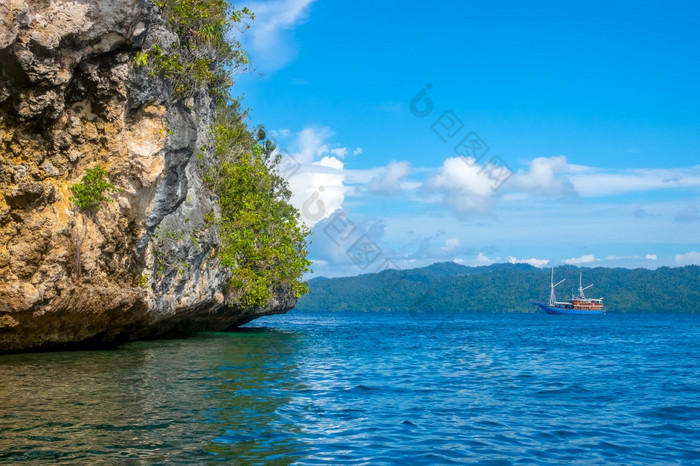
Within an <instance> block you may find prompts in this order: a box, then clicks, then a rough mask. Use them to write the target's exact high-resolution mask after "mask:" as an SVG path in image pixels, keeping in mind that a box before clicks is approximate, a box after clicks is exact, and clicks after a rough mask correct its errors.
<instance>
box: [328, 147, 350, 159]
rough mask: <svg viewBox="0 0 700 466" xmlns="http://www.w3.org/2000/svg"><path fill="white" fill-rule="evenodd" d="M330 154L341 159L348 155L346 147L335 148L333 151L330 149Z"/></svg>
mask: <svg viewBox="0 0 700 466" xmlns="http://www.w3.org/2000/svg"><path fill="white" fill-rule="evenodd" d="M331 154H333V155H335V156H336V157H339V158H341V159H342V158H344V157H345V156H346V155H347V154H348V148H347V147H337V148H335V149H331Z"/></svg>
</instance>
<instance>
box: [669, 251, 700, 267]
mask: <svg viewBox="0 0 700 466" xmlns="http://www.w3.org/2000/svg"><path fill="white" fill-rule="evenodd" d="M674 261H675V262H676V264H677V265H700V252H695V251H691V252H687V253H685V254H676V256H675V258H674Z"/></svg>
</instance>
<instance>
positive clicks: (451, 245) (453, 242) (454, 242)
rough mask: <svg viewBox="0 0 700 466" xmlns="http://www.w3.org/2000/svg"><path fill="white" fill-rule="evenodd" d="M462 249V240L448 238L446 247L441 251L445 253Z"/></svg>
mask: <svg viewBox="0 0 700 466" xmlns="http://www.w3.org/2000/svg"><path fill="white" fill-rule="evenodd" d="M460 247H462V242H461V241H460V240H458V239H457V238H447V240H445V245H444V246H443V247H442V248H440V249H442V250H443V251H454V250H455V249H458V248H460Z"/></svg>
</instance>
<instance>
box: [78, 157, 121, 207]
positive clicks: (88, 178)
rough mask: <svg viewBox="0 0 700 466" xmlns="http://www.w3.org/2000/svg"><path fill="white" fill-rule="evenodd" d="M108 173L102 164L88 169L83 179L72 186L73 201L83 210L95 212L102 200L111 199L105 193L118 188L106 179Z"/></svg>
mask: <svg viewBox="0 0 700 466" xmlns="http://www.w3.org/2000/svg"><path fill="white" fill-rule="evenodd" d="M106 175H107V172H106V171H105V169H104V168H103V167H102V166H100V165H98V166H96V167H95V168H92V169H90V170H87V171H86V172H85V175H83V178H82V180H80V182H79V183H76V184H74V185H73V186H71V187H70V190H71V192H72V193H73V197H71V198H70V200H71V202H72V203H73V204H75V206H76V207H77V208H79V209H81V210H83V211H92V212H95V211H97V210H98V209H99V208H100V203H101V202H103V201H108V202H109V201H111V199H110V198H109V197H107V196H106V195H105V193H106V192H109V191H116V190H117V188H116V187H115V186H114V185H113V184H112V183H109V182H108V181H107V180H106V179H105V177H106Z"/></svg>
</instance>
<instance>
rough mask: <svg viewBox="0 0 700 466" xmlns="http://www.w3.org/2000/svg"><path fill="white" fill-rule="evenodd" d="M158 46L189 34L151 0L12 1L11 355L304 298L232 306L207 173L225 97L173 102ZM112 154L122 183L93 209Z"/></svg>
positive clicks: (7, 119) (5, 254) (1, 158)
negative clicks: (88, 204) (203, 169)
mask: <svg viewBox="0 0 700 466" xmlns="http://www.w3.org/2000/svg"><path fill="white" fill-rule="evenodd" d="M156 41H157V42H160V43H170V42H173V41H177V36H176V35H175V34H173V32H171V31H170V30H169V29H168V27H167V25H166V23H165V22H164V20H163V19H162V17H161V15H160V13H159V10H158V8H157V7H155V6H154V5H153V3H152V2H151V1H142V0H113V1H109V2H107V1H99V0H79V1H76V0H9V1H8V0H6V1H5V2H3V3H2V4H0V351H12V350H22V349H28V348H46V347H49V348H51V347H55V346H60V345H66V344H75V343H101V342H110V341H115V340H120V339H134V338H141V337H148V336H153V335H158V334H161V333H164V332H167V331H170V330H199V329H225V328H229V327H232V326H236V325H240V324H242V323H245V322H248V321H250V320H252V319H254V318H256V317H259V316H261V315H266V314H271V313H281V312H285V311H287V310H289V309H290V308H291V307H293V306H294V304H295V302H296V300H295V298H293V297H292V296H291V295H287V294H280V293H278V294H277V295H276V296H275V298H273V299H272V300H271V301H270V302H268V303H267V304H266V305H265V306H262V307H259V308H255V309H243V308H239V307H236V306H230V305H228V304H227V303H228V300H227V291H226V290H227V286H226V285H227V282H228V279H229V276H230V275H229V271H228V270H227V269H226V268H223V267H221V266H220V264H219V262H218V260H217V257H216V250H217V246H218V244H217V234H216V227H215V226H212V225H211V224H210V221H209V220H210V219H211V218H212V217H214V216H216V215H217V209H218V205H217V203H216V197H215V195H214V194H213V193H212V192H211V191H210V190H208V189H204V187H203V182H202V176H201V175H200V173H199V171H198V170H197V160H201V159H202V158H204V159H206V158H207V157H208V156H209V154H207V150H206V147H207V146H208V143H209V141H208V138H209V137H210V136H209V127H210V124H211V121H212V118H213V109H214V105H213V102H212V99H211V97H210V96H209V94H208V93H207V92H205V91H202V90H200V91H198V92H195V93H194V95H193V96H192V97H189V98H188V99H186V100H185V101H177V102H174V101H173V99H172V98H171V96H170V95H169V93H168V87H167V85H166V83H165V81H164V80H163V79H162V78H159V77H157V76H155V75H153V73H149V72H148V71H147V70H146V69H144V68H140V67H138V66H136V64H135V60H134V56H135V53H136V52H137V51H139V50H142V49H144V48H145V47H148V46H149V45H150V44H153V43H155V42H156ZM98 165H99V166H102V167H104V168H105V170H106V171H107V173H108V174H109V181H110V182H111V183H113V184H114V185H116V186H117V187H118V192H116V193H115V194H113V195H112V198H113V201H112V202H107V203H104V205H102V206H101V207H100V209H99V210H98V211H97V212H96V214H95V215H94V216H86V215H83V214H81V213H80V212H79V211H78V210H76V208H75V206H74V205H73V203H72V202H71V191H70V187H71V186H72V185H73V184H75V183H78V182H79V181H80V180H81V178H82V177H83V176H84V174H85V172H86V171H87V170H88V169H91V168H93V167H95V166H98ZM81 234H82V235H83V238H81V241H77V240H76V238H77V237H79V236H80V235H81ZM76 248H78V249H79V251H76ZM76 252H79V258H80V261H79V263H80V268H81V271H80V273H79V274H78V273H76V270H75V268H76V264H75V258H76Z"/></svg>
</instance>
